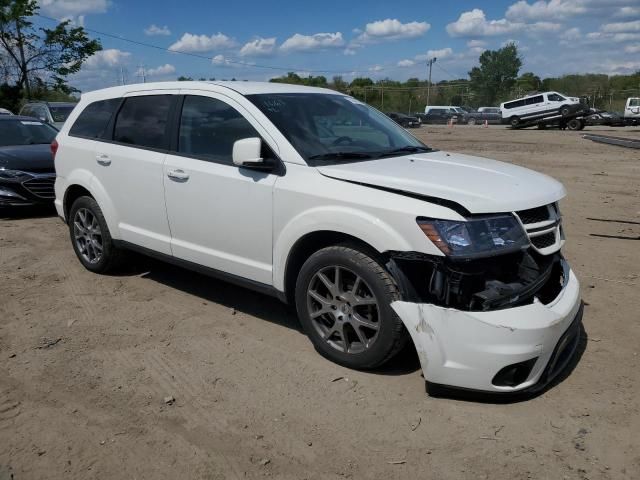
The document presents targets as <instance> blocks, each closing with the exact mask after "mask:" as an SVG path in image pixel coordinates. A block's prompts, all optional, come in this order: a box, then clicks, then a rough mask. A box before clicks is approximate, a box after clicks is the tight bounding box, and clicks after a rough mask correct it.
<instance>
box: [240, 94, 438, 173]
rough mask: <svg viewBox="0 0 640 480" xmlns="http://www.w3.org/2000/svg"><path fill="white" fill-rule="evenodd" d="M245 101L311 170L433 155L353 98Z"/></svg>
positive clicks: (271, 96) (324, 96) (296, 96)
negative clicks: (324, 165) (421, 153)
mask: <svg viewBox="0 0 640 480" xmlns="http://www.w3.org/2000/svg"><path fill="white" fill-rule="evenodd" d="M247 98H249V100H251V102H253V103H254V104H255V105H256V106H257V107H258V108H259V109H260V110H261V111H262V112H263V113H264V114H265V115H266V116H267V117H268V118H269V120H271V121H272V122H273V124H274V125H275V126H276V127H277V128H278V129H279V130H280V131H281V132H282V134H283V135H284V136H285V137H286V138H287V140H289V141H290V142H291V144H292V145H293V147H294V148H295V149H296V150H297V151H298V153H299V154H300V155H301V156H302V157H303V158H304V159H305V160H306V161H307V163H309V164H310V165H315V164H317V163H319V162H322V163H326V162H335V161H339V162H352V161H362V160H367V159H374V158H380V157H383V156H387V155H392V154H393V155H406V154H410V153H415V152H417V151H430V150H431V149H429V147H427V146H425V145H424V144H423V143H422V142H420V141H419V140H418V139H416V138H415V137H414V136H413V135H411V134H410V133H408V132H407V131H406V130H404V129H403V128H401V127H400V126H399V125H398V124H397V123H395V122H394V121H393V120H391V119H390V118H388V117H387V116H386V115H384V114H382V113H380V112H378V111H377V110H375V109H373V108H371V107H369V106H368V105H366V104H364V103H362V102H359V101H358V100H356V99H354V98H352V97H346V96H343V95H333V94H322V93H277V94H259V95H248V97H247Z"/></svg>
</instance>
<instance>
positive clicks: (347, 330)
mask: <svg viewBox="0 0 640 480" xmlns="http://www.w3.org/2000/svg"><path fill="white" fill-rule="evenodd" d="M307 307H308V311H309V316H310V318H311V322H312V324H313V327H314V328H315V329H316V331H317V332H318V333H319V334H320V336H321V338H322V339H323V340H324V341H325V342H326V343H327V344H329V345H330V346H331V347H332V348H334V349H336V350H338V351H340V352H343V353H349V354H355V353H361V352H363V351H365V350H367V349H368V348H370V347H371V346H372V345H373V343H374V342H375V341H376V339H377V338H378V333H379V331H380V317H379V314H380V309H379V306H378V300H377V299H376V297H375V294H374V293H373V290H372V289H371V287H370V286H369V285H368V284H367V282H366V281H365V280H364V279H363V278H362V277H361V276H359V275H357V274H356V273H354V272H353V271H351V270H349V269H347V268H344V267H341V266H328V267H325V268H322V269H321V270H319V271H318V272H316V273H315V275H314V276H313V277H312V278H311V281H310V282H309V286H308V288H307Z"/></svg>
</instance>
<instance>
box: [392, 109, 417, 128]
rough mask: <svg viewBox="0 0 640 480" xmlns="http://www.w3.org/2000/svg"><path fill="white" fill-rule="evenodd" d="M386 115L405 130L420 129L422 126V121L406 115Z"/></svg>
mask: <svg viewBox="0 0 640 480" xmlns="http://www.w3.org/2000/svg"><path fill="white" fill-rule="evenodd" d="M386 115H387V116H388V117H389V118H390V119H392V120H394V121H395V122H396V123H397V124H398V125H400V126H401V127H404V128H418V127H419V126H420V120H418V119H417V118H416V117H410V116H409V115H405V114H404V113H397V112H389V113H387V114H386Z"/></svg>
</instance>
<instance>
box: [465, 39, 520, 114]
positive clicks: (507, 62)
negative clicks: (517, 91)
mask: <svg viewBox="0 0 640 480" xmlns="http://www.w3.org/2000/svg"><path fill="white" fill-rule="evenodd" d="M479 62H480V66H479V67H473V69H471V71H470V72H469V78H470V80H471V89H472V90H473V92H474V93H475V94H476V95H477V97H478V98H479V99H480V100H481V101H483V102H486V105H494V104H495V103H496V100H497V99H498V98H502V97H503V96H505V95H507V94H508V92H509V91H510V90H511V88H512V87H513V86H514V84H515V82H516V78H518V72H519V71H520V67H521V66H522V59H521V58H520V56H519V55H518V47H517V46H516V44H515V43H509V44H508V45H506V46H505V47H503V48H501V49H499V50H485V51H484V52H482V54H481V55H480V58H479Z"/></svg>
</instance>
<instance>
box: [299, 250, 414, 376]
mask: <svg viewBox="0 0 640 480" xmlns="http://www.w3.org/2000/svg"><path fill="white" fill-rule="evenodd" d="M295 293H296V309H297V311H298V317H299V318H300V322H301V324H302V327H303V328H304V330H305V332H306V334H307V336H308V337H309V339H310V340H311V342H312V343H313V345H314V347H315V348H316V350H317V351H318V352H319V353H320V354H321V355H323V356H324V357H326V358H328V359H329V360H331V361H333V362H335V363H338V364H340V365H344V366H346V367H349V368H355V369H370V368H375V367H378V366H380V365H382V364H384V363H386V362H387V361H388V360H390V359H391V358H392V357H393V356H395V355H396V354H397V353H398V352H399V351H400V350H402V348H403V347H404V346H405V344H406V342H407V338H408V335H407V332H406V330H405V329H404V325H403V323H402V320H400V318H399V317H398V316H397V315H396V313H395V312H394V311H393V309H392V308H391V303H392V302H393V301H395V300H398V299H399V298H400V294H399V292H398V288H397V286H396V283H395V281H394V280H393V278H392V277H391V276H390V275H389V273H388V272H387V271H386V270H385V269H384V267H383V265H382V262H381V261H380V260H379V259H378V258H377V255H375V254H373V253H372V252H366V253H365V251H364V249H360V248H359V247H352V246H349V245H337V246H331V247H326V248H323V249H321V250H319V251H317V252H316V253H314V254H313V255H311V256H310V257H309V258H308V259H307V261H306V262H305V263H304V265H303V266H302V269H301V270H300V273H299V275H298V279H297V282H296V292H295Z"/></svg>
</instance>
